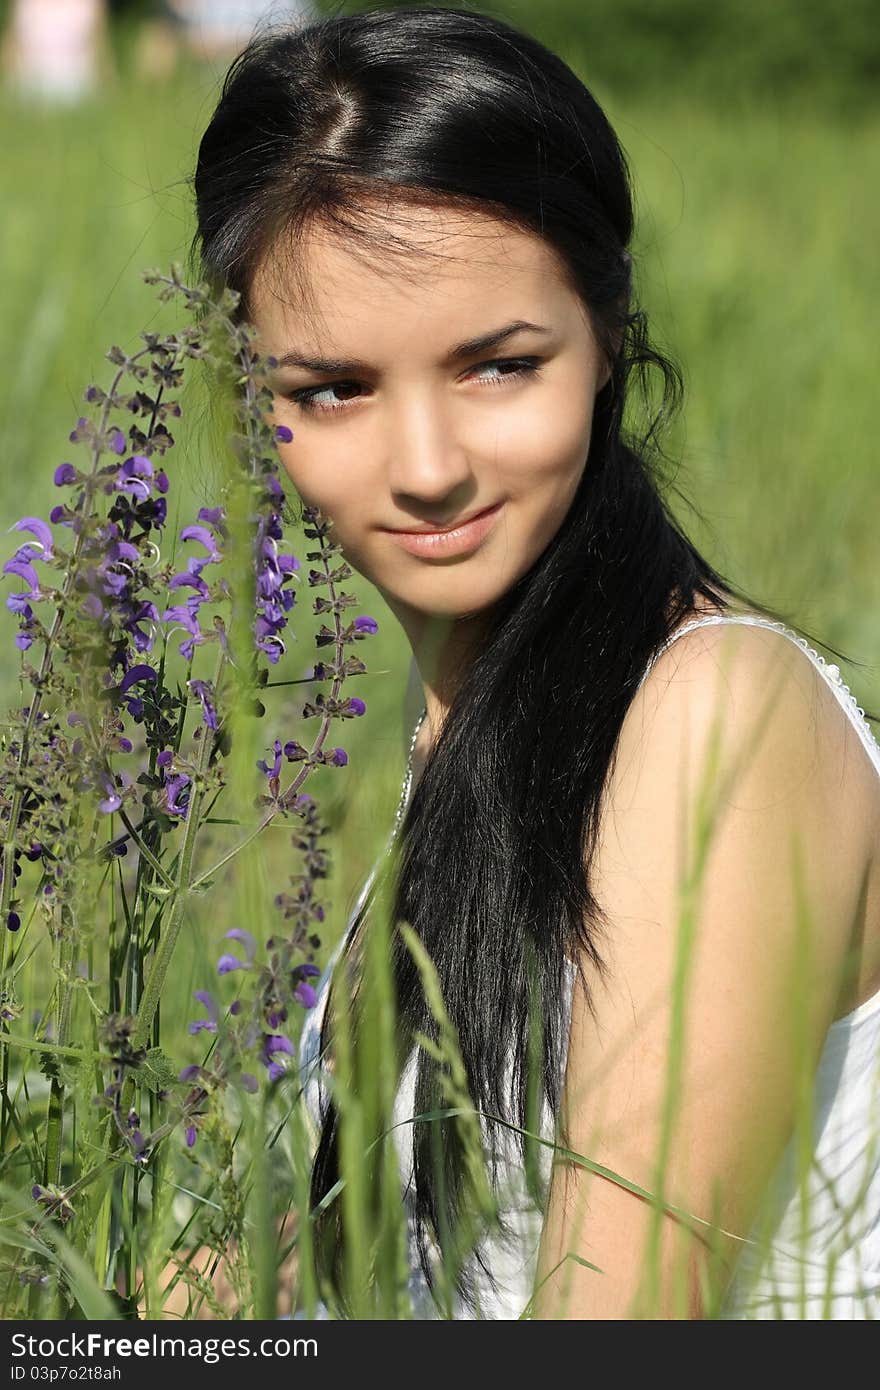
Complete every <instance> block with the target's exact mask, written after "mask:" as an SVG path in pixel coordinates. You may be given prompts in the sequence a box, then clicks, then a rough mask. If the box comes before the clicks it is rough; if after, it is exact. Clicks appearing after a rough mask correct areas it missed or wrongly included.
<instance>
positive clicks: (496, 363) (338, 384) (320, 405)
mask: <svg viewBox="0 0 880 1390" xmlns="http://www.w3.org/2000/svg"><path fill="white" fill-rule="evenodd" d="M501 369H504V370H501ZM472 371H473V372H474V373H476V374H477V375H478V377H479V375H480V374H482V373H484V372H488V371H493V372H495V373H497V375H494V376H488V377H487V376H483V377H482V381H483V384H484V385H486V386H503V385H504V384H505V383H506V382H508V381H515V380H519V379H520V378H522V377H526V376H534V375H535V374H536V373H537V372H539V371H540V362H539V359H538V358H537V357H497V358H494V359H493V360H492V361H491V362H481V363H480V365H479V366H478V367H474V368H473V369H472ZM360 388H361V383H360V382H358V381H334V382H331V383H330V385H328V386H301V387H299V388H298V389H297V390H296V391H286V392H284V395H285V397H286V399H287V400H290V401H293V402H294V404H295V405H298V406H300V408H301V409H302V410H304V411H307V412H311V413H312V414H314V415H320V414H335V413H337V412H339V411H341V410H347V409H348V400H350V399H351V397H350V396H349V397H348V398H347V399H343V400H339V399H336V400H334V399H333V398H332V397H333V393H334V392H340V393H342V394H343V395H345V393H347V392H350V391H351V390H352V389H354V390H359V389H360ZM328 396H329V397H330V399H329V400H327V399H324V400H322V399H321V397H325V398H326V397H328ZM354 399H355V400H356V399H357V397H354Z"/></svg>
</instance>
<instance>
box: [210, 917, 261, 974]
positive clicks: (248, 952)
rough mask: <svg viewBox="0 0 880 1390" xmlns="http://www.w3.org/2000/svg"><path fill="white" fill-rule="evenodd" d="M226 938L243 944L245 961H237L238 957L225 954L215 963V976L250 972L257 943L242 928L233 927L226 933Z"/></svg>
mask: <svg viewBox="0 0 880 1390" xmlns="http://www.w3.org/2000/svg"><path fill="white" fill-rule="evenodd" d="M226 936H227V937H232V938H233V939H234V940H235V941H240V942H241V943H242V944H243V946H244V950H245V957H246V959H245V960H243V961H242V960H239V958H238V956H233V955H231V954H230V953H229V952H226V953H225V954H224V955H222V956H221V957H220V959H219V961H218V962H217V974H218V975H228V974H229V973H230V971H232V970H250V968H251V966H252V965H253V962H254V956H255V955H256V951H257V943H256V940H255V938H254V937H253V935H252V934H251V933H250V932H249V931H245V930H244V928H243V927H233V928H232V930H231V931H228V932H226Z"/></svg>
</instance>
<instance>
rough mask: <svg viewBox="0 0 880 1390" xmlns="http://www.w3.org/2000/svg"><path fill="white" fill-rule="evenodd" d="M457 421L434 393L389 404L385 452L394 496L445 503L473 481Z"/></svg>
mask: <svg viewBox="0 0 880 1390" xmlns="http://www.w3.org/2000/svg"><path fill="white" fill-rule="evenodd" d="M452 417H453V412H451V411H449V410H448V409H447V408H445V406H444V404H443V403H441V402H440V401H439V400H438V399H437V395H436V393H431V392H428V391H425V392H419V393H416V392H412V393H409V394H408V396H407V397H406V398H405V399H404V398H403V397H401V398H399V399H398V400H397V401H395V402H394V403H393V404H390V405H389V407H388V419H387V426H386V439H385V448H386V454H387V475H388V482H389V486H390V488H391V491H392V492H395V493H399V494H401V495H406V496H409V497H415V498H418V499H420V500H421V501H423V502H425V503H427V504H430V503H434V502H440V503H442V502H444V501H445V500H446V499H447V498H448V497H449V496H450V494H451V493H453V492H455V491H456V489H460V488H461V487H462V485H463V484H465V483H467V482H468V480H469V479H471V478H472V469H471V462H470V459H469V456H468V451H467V449H466V448H465V447H464V444H463V442H462V440H461V438H460V437H459V434H458V431H457V429H456V427H455V422H454V419H453V418H452ZM427 519H429V520H431V519H433V518H430V517H429V518H427Z"/></svg>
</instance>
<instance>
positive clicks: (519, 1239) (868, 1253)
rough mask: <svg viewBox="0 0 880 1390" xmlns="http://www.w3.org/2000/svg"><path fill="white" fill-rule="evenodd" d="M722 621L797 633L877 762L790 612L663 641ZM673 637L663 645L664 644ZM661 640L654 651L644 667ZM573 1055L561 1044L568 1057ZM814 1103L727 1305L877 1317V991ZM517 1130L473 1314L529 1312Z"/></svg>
mask: <svg viewBox="0 0 880 1390" xmlns="http://www.w3.org/2000/svg"><path fill="white" fill-rule="evenodd" d="M718 622H741V623H750V624H756V625H758V626H762V627H770V628H772V629H774V630H776V631H778V632H780V633H782V634H784V635H785V636H786V637H787V638H789V639H790V640H791V641H793V642H796V643H797V644H798V645H799V646H800V647H801V649H802V650H803V651H804V653H805V655H806V656H807V657H808V658H809V659H810V660H811V661H813V662H814V664H815V665H816V666H817V667H818V669H819V670H820V671H821V672H822V673H823V675H824V676H825V678H826V680H827V681H828V683H829V685H830V686H831V688H832V689H833V690H834V692H835V694H836V696H837V698H838V700H839V702H840V704H841V706H842V707H843V709H844V710H845V712H846V713H847V715H848V716H849V718H850V719H851V720H852V722H853V724H854V726H855V728H856V729H857V730H858V733H859V737H860V739H861V741H862V743H863V744H864V747H865V749H866V750H867V752H868V755H869V757H870V758H871V761H872V763H873V765H874V767H875V768H876V769H877V773H878V775H880V745H878V743H877V741H876V739H875V737H874V734H873V732H872V730H871V728H870V725H869V724H868V722H867V720H866V719H865V717H864V710H863V709H861V707H860V706H858V705H857V703H856V699H855V696H854V695H852V694H851V692H850V691H849V689H848V687H847V686H846V685H845V684H844V683H843V681H842V679H841V676H840V671H839V669H838V667H837V666H833V665H830V664H829V663H826V661H825V658H824V657H823V656H820V655H819V654H818V653H817V652H816V651H814V649H813V648H812V647H810V646H808V644H807V642H806V639H805V638H803V637H800V636H798V634H797V633H795V632H793V631H792V630H791V629H790V628H788V627H786V626H785V625H784V624H782V623H777V622H774V621H772V620H770V619H768V618H764V617H761V616H759V615H756V614H731V613H725V614H711V615H707V616H705V617H702V618H697V619H694V620H693V621H691V622H688V623H685V624H684V625H683V626H682V627H680V628H679V629H678V630H677V631H676V632H674V633H673V634H672V637H671V638H670V639H669V641H668V642H667V643H666V644H665V645H666V646H668V645H669V644H670V643H671V642H674V641H675V640H677V638H678V637H680V636H682V635H683V634H684V633H685V632H689V631H690V630H691V628H694V627H700V626H703V625H706V624H709V623H718ZM663 650H665V646H664V647H661V648H660V651H663ZM660 651H658V652H657V653H656V654H655V655H654V657H653V659H652V661H651V662H650V663H649V664H648V667H647V668H646V670H645V672H644V675H643V676H642V680H644V679H645V676H647V674H648V671H650V669H651V666H652V665H653V663H654V661H656V659H657V657H658V656H659V655H660ZM393 833H394V832H393V831H392V833H391V835H389V837H388V840H387V841H386V845H385V847H384V849H383V851H382V854H380V857H379V860H378V861H377V863H376V864H375V865H374V866H373V869H372V871H371V873H370V875H369V877H368V878H367V881H366V883H365V884H364V886H363V888H362V890H361V893H360V895H359V897H358V900H357V903H356V904H355V907H354V909H353V911H352V914H351V917H350V918H349V923H348V929H347V930H350V929H351V927H352V925H353V923H354V921H355V919H356V917H357V913H358V911H359V909H360V907H361V904H362V903H363V902H364V900H365V898H366V895H367V893H368V891H369V889H370V886H371V884H372V882H373V879H374V878H375V875H376V871H377V869H378V866H379V863H380V862H381V860H382V856H383V855H384V854H385V853H387V851H388V849H389V847H390V844H391V840H392V839H393ZM344 941H345V937H343V938H342V939H341V940H340V942H339V943H338V944H337V946H336V948H335V949H334V951H333V953H332V955H331V957H330V960H329V961H328V963H327V966H326V967H325V969H324V972H323V974H322V975H321V977H320V979H319V981H318V984H317V994H318V998H317V1003H316V1004H315V1006H314V1008H313V1009H311V1010H310V1011H309V1013H308V1014H307V1015H306V1018H305V1020H304V1024H303V1029H302V1033H301V1039H300V1051H299V1059H298V1060H299V1068H300V1078H301V1082H302V1085H303V1087H304V1099H305V1101H306V1106H307V1110H308V1114H309V1116H310V1118H311V1122H312V1124H313V1125H314V1126H315V1129H314V1135H315V1137H317V1132H318V1130H317V1126H318V1123H319V1118H320V1111H319V1107H320V1106H321V1104H322V1102H323V1100H324V1088H323V1084H322V1077H321V1073H322V1066H321V1062H320V1058H319V1049H320V1028H321V1020H322V1018H323V1013H324V1009H325V1007H326V1001H327V989H328V986H329V983H330V978H331V974H332V970H333V967H334V964H335V962H336V960H337V959H338V957H339V953H340V951H341V950H342V947H343V944H344ZM566 964H567V969H566V989H565V994H564V998H563V1000H562V1002H561V1009H562V1017H563V1022H564V1025H565V1032H564V1036H566V1037H567V1034H568V1018H569V1014H570V1009H571V991H572V984H573V982H574V977H575V969H574V966H573V965H571V963H570V962H567V963H566ZM416 1061H417V1054H416V1052H415V1051H413V1053H412V1054H411V1056H410V1059H409V1062H408V1064H407V1066H406V1067H405V1068H404V1071H403V1075H402V1077H401V1082H400V1087H399V1090H398V1093H397V1096H396V1099H395V1106H394V1120H395V1123H396V1124H397V1126H398V1127H397V1128H396V1129H395V1136H396V1142H397V1148H398V1155H399V1165H400V1174H401V1181H402V1184H403V1187H404V1189H405V1193H404V1202H405V1205H406V1208H407V1212H408V1224H409V1232H410V1236H409V1239H410V1269H411V1274H410V1280H409V1292H410V1295H411V1297H412V1302H413V1316H414V1317H415V1318H419V1319H431V1318H438V1317H442V1316H443V1314H442V1313H441V1312H440V1311H439V1309H438V1308H437V1306H436V1304H435V1303H434V1300H433V1299H432V1298H431V1295H430V1292H429V1290H428V1288H427V1284H426V1282H425V1279H424V1276H423V1274H422V1271H421V1269H420V1267H419V1263H418V1257H417V1254H416V1249H415V1244H414V1236H413V1228H412V1220H411V1215H409V1214H410V1213H411V1203H412V1195H411V1192H412V1133H413V1126H412V1124H411V1123H408V1121H409V1120H410V1119H411V1117H412V1116H413V1114H414V1103H413V1097H414V1087H415V1066H416ZM564 1066H565V1058H564V1057H563V1070H564ZM508 1075H509V1074H508ZM813 1115H814V1125H813V1155H812V1164H811V1167H810V1168H809V1171H808V1173H807V1175H806V1179H805V1193H804V1194H802V1193H801V1191H800V1190H799V1186H798V1182H797V1168H796V1153H795V1147H794V1138H792V1139H791V1140H790V1141H789V1144H788V1146H787V1147H786V1149H785V1151H784V1153H783V1155H782V1157H781V1159H780V1161H779V1163H778V1165H777V1168H776V1170H775V1172H774V1175H773V1178H772V1180H771V1182H770V1184H769V1187H768V1190H767V1196H766V1201H765V1205H764V1207H762V1213H761V1214H762V1215H763V1216H764V1218H765V1219H764V1222H763V1224H762V1225H761V1227H760V1230H761V1233H762V1235H761V1238H760V1240H759V1241H755V1240H754V1239H752V1237H757V1236H758V1222H757V1221H756V1223H755V1225H754V1226H753V1228H752V1231H750V1232H749V1239H750V1240H752V1243H751V1244H749V1243H748V1242H747V1243H746V1245H745V1246H744V1248H743V1251H742V1253H741V1255H740V1257H739V1259H738V1262H737V1265H736V1268H735V1271H734V1275H733V1278H732V1280H731V1283H730V1285H729V1287H728V1289H727V1292H726V1294H725V1298H724V1303H723V1307H722V1309H721V1311H720V1314H719V1316H720V1317H721V1318H724V1319H751V1318H808V1319H812V1318H835V1319H840V1318H859V1319H862V1318H865V1319H868V1318H876V1317H878V1316H880V991H878V993H876V994H875V995H873V996H872V997H871V998H870V999H868V1000H867V1001H866V1002H865V1003H863V1004H861V1005H860V1006H859V1007H858V1008H856V1009H853V1010H852V1012H851V1013H848V1014H847V1015H846V1016H845V1017H844V1018H839V1019H836V1020H835V1021H834V1022H833V1023H832V1024H831V1026H830V1028H829V1029H828V1033H827V1035H826V1041H825V1044H824V1048H823V1051H822V1054H821V1057H820V1060H819V1063H818V1066H817V1070H816V1075H815V1089H814V1108H813ZM540 1132H541V1134H542V1136H543V1137H544V1138H546V1139H548V1140H550V1141H552V1140H553V1138H554V1133H553V1122H552V1115H551V1113H550V1110H549V1106H547V1104H546V1102H545V1106H544V1111H543V1115H542V1124H541V1129H540ZM484 1133H485V1129H484ZM515 1138H516V1136H515V1135H513V1134H511V1133H510V1132H509V1131H504V1132H503V1137H502V1138H501V1139H500V1140H499V1139H498V1138H497V1137H496V1139H495V1143H496V1147H497V1146H499V1145H500V1147H501V1150H502V1154H503V1161H502V1163H501V1164H499V1169H498V1171H499V1176H500V1181H501V1183H502V1193H501V1205H502V1209H503V1214H504V1218H505V1221H506V1222H507V1223H508V1224H509V1225H510V1226H511V1227H512V1229H513V1238H512V1239H511V1240H508V1241H507V1242H504V1243H502V1241H501V1240H500V1239H499V1238H497V1237H495V1238H492V1239H490V1240H489V1241H487V1243H486V1245H484V1247H483V1253H484V1258H485V1260H486V1263H487V1264H488V1266H489V1268H490V1270H491V1274H492V1276H493V1278H492V1280H491V1281H490V1280H488V1279H487V1278H486V1276H485V1275H484V1274H483V1272H482V1271H481V1270H480V1269H479V1266H477V1267H476V1273H477V1289H478V1299H479V1306H478V1309H477V1311H476V1313H474V1312H473V1311H472V1310H471V1309H470V1308H469V1307H467V1306H462V1304H461V1303H460V1302H459V1301H457V1300H456V1302H455V1304H454V1305H453V1317H454V1318H456V1319H472V1318H474V1317H477V1318H492V1319H516V1318H519V1317H520V1316H521V1315H522V1313H523V1310H524V1309H525V1308H526V1305H527V1303H528V1301H529V1299H530V1297H531V1294H532V1288H533V1283H534V1278H535V1271H536V1268H537V1257H538V1245H539V1241H540V1236H541V1227H542V1224H543V1216H542V1213H541V1212H540V1211H539V1210H538V1209H537V1208H536V1207H535V1205H534V1203H533V1201H532V1200H531V1199H530V1197H529V1194H528V1192H527V1190H526V1187H525V1183H524V1178H523V1174H522V1169H521V1162H520V1160H519V1156H518V1154H517V1152H516V1148H515V1143H514V1141H515ZM551 1161H552V1154H551V1151H550V1149H548V1148H546V1147H544V1146H542V1147H541V1149H540V1156H539V1162H540V1164H541V1170H542V1173H543V1175H544V1178H545V1181H546V1179H547V1178H548V1177H549V1173H550V1165H551ZM802 1202H805V1207H804V1208H803V1209H804V1210H805V1212H806V1220H803V1219H802ZM768 1213H769V1214H770V1215H769V1225H768V1223H767V1214H768ZM768 1234H769V1250H768ZM432 1248H435V1247H432ZM317 1315H318V1316H319V1317H326V1316H327V1312H326V1309H325V1308H324V1306H323V1305H319V1308H318V1314H317ZM303 1316H304V1313H296V1314H294V1317H303Z"/></svg>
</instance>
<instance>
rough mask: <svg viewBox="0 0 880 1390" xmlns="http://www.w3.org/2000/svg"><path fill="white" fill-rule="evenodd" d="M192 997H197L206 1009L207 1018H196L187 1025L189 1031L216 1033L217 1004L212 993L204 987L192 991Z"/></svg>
mask: <svg viewBox="0 0 880 1390" xmlns="http://www.w3.org/2000/svg"><path fill="white" fill-rule="evenodd" d="M193 998H194V999H198V1001H199V1003H200V1004H203V1005H204V1006H205V1009H206V1010H207V1014H208V1017H207V1018H197V1019H195V1020H194V1021H193V1022H192V1023H191V1024H190V1025H189V1031H190V1032H191V1033H216V1032H217V1004H216V1002H215V1000H214V996H213V994H209V993H208V991H207V990H206V989H197V990H195V991H194V993H193Z"/></svg>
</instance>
